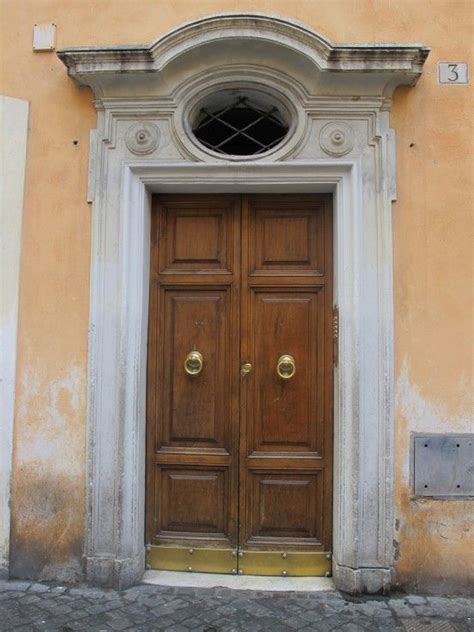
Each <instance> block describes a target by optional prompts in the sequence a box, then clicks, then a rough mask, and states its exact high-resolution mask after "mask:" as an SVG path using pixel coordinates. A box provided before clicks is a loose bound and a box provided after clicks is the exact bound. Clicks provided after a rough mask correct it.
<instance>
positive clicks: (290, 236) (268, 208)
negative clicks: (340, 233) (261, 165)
mask: <svg viewBox="0 0 474 632" xmlns="http://www.w3.org/2000/svg"><path fill="white" fill-rule="evenodd" d="M250 222H251V223H252V227H253V230H252V233H251V234H250V235H249V244H250V273H251V274H266V275H267V274H279V275H282V274H286V273H288V272H290V273H291V272H296V273H299V274H305V275H307V274H311V275H322V274H324V258H325V252H324V247H325V240H324V237H325V235H324V201H323V200H322V199H321V200H318V199H317V198H315V197H314V196H313V199H309V198H308V196H294V195H280V196H253V198H252V204H251V208H250Z"/></svg>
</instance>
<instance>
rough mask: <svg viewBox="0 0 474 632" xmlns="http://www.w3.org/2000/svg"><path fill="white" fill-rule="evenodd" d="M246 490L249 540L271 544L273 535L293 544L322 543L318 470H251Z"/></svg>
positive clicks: (319, 473) (319, 476) (319, 475)
mask: <svg viewBox="0 0 474 632" xmlns="http://www.w3.org/2000/svg"><path fill="white" fill-rule="evenodd" d="M249 492H250V493H249V494H248V505H249V512H250V520H249V522H250V525H251V530H250V533H249V534H248V541H249V542H253V543H254V544H258V543H264V544H269V545H272V544H273V542H274V539H275V538H278V539H279V540H280V542H279V545H280V546H281V544H282V540H285V541H286V544H287V545H289V544H294V543H295V541H296V542H298V543H300V542H302V541H303V542H304V543H305V544H306V545H310V544H315V545H319V544H320V543H321V535H322V534H321V525H322V507H321V505H318V503H315V502H314V499H315V498H318V497H320V496H321V492H322V489H321V472H315V473H310V474H308V473H305V472H301V473H298V474H294V473H293V474H288V473H286V472H285V473H281V472H271V471H270V472H264V473H262V472H252V474H251V486H250V488H249Z"/></svg>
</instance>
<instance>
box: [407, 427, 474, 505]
mask: <svg viewBox="0 0 474 632" xmlns="http://www.w3.org/2000/svg"><path fill="white" fill-rule="evenodd" d="M473 446H474V435H473V434H427V435H414V443H413V484H414V492H415V495H416V496H431V497H441V498H458V497H466V496H473V495H474V448H473Z"/></svg>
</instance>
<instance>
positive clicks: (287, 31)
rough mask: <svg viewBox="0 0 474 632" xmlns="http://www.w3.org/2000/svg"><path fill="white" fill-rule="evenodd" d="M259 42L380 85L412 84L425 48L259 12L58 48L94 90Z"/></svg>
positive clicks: (329, 70)
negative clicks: (127, 41) (119, 42)
mask: <svg viewBox="0 0 474 632" xmlns="http://www.w3.org/2000/svg"><path fill="white" fill-rule="evenodd" d="M231 40H233V41H239V40H240V41H242V42H243V43H245V42H248V41H252V40H253V41H258V42H260V43H268V44H269V45H273V46H275V45H276V46H282V47H284V48H286V49H289V50H290V51H294V52H295V53H298V54H299V55H302V56H303V57H305V58H306V59H307V60H309V61H310V62H312V63H313V64H314V66H315V70H316V71H319V72H321V73H334V78H335V81H336V82H337V78H336V75H340V73H364V74H365V73H369V74H370V75H371V76H372V77H374V75H379V76H380V82H379V83H381V84H383V85H384V86H389V87H390V89H394V88H395V87H397V86H398V85H414V84H415V83H416V81H417V79H418V77H419V76H420V74H421V72H422V68H423V64H424V62H425V60H426V58H427V56H428V54H429V49H428V48H426V47H425V46H422V45H421V44H333V43H331V42H330V41H329V40H327V39H326V38H324V37H322V36H321V35H319V34H317V33H315V32H313V31H311V30H310V29H308V28H307V27H306V26H304V25H302V24H300V23H298V22H294V21H289V20H287V19H283V18H281V17H273V16H265V15H262V14H230V15H215V16H210V17H206V18H203V19H200V20H196V21H193V22H190V23H187V24H184V25H183V26H180V27H179V28H177V29H174V30H172V31H170V32H169V33H167V34H165V35H164V36H162V37H160V38H158V39H157V40H156V41H154V42H153V43H151V44H150V45H148V46H137V45H130V46H104V47H78V48H64V49H62V50H60V51H58V56H59V58H60V59H61V61H62V62H63V63H64V64H65V65H66V66H67V68H68V73H69V75H70V76H71V77H73V78H74V79H75V80H76V81H78V83H79V84H81V85H90V86H92V87H93V88H94V90H95V91H96V92H97V88H99V90H100V84H101V82H102V81H107V82H110V80H114V78H115V79H116V80H119V78H120V77H123V76H124V75H125V74H126V75H128V76H130V74H139V75H141V74H143V73H160V71H162V70H163V69H164V68H165V67H166V66H167V65H168V64H169V63H170V62H172V61H173V60H175V59H177V58H178V57H180V56H181V55H184V54H186V53H189V52H190V51H193V50H197V49H198V48H200V47H204V46H205V47H207V46H210V45H213V44H219V43H221V42H228V41H231Z"/></svg>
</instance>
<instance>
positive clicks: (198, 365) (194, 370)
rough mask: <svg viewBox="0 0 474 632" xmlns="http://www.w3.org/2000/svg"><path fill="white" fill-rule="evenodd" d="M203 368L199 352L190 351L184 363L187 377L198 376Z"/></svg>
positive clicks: (202, 360)
mask: <svg viewBox="0 0 474 632" xmlns="http://www.w3.org/2000/svg"><path fill="white" fill-rule="evenodd" d="M203 366H204V359H203V357H202V354H201V353H199V351H190V352H189V353H188V355H187V356H186V360H185V361H184V370H185V371H186V373H187V374H188V375H199V373H201V371H202V368H203Z"/></svg>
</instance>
